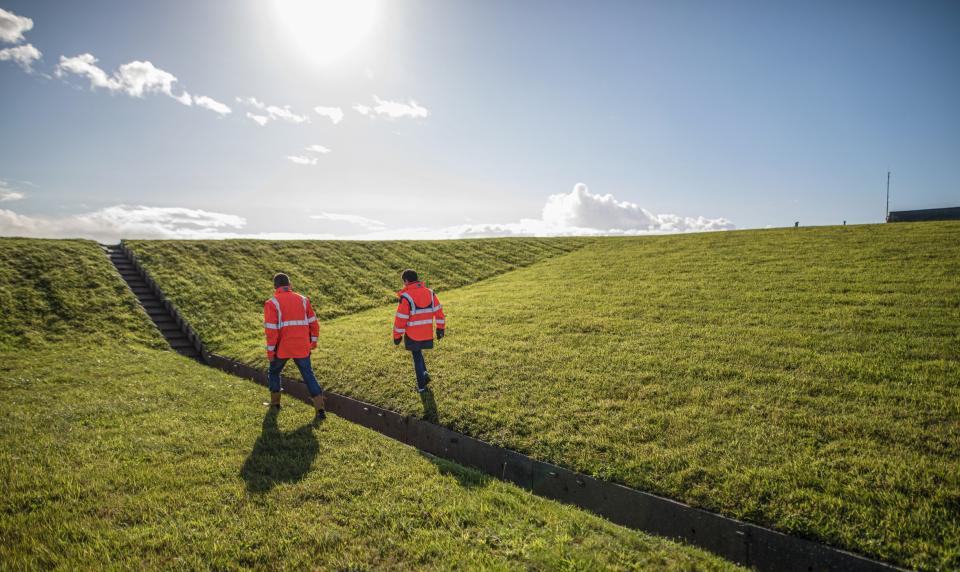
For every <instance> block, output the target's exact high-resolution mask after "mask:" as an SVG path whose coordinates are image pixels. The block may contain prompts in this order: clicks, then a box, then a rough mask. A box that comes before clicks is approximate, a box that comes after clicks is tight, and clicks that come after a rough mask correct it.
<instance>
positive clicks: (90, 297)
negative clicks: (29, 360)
mask: <svg viewBox="0 0 960 572" xmlns="http://www.w3.org/2000/svg"><path fill="white" fill-rule="evenodd" d="M0 308H3V311H2V312H0V350H17V349H23V348H29V347H31V346H36V345H38V344H44V343H50V342H63V341H67V340H69V339H71V338H72V337H75V336H84V337H86V338H88V339H97V340H104V341H106V340H111V341H116V342H120V343H147V344H152V345H153V346H154V347H158V348H159V347H164V346H165V344H164V342H163V339H162V338H161V337H160V334H159V332H157V331H156V330H155V329H154V328H153V326H152V324H151V322H150V318H148V317H147V315H146V314H145V313H144V312H143V311H142V310H141V309H140V307H139V305H138V304H137V302H136V300H135V299H134V298H133V297H132V296H130V295H129V290H128V288H127V285H126V284H124V282H123V280H121V278H120V276H119V275H117V272H116V270H114V268H113V265H111V264H110V261H109V260H107V258H106V256H105V255H104V253H103V251H102V250H101V249H100V247H98V246H97V245H96V244H95V243H93V242H90V241H84V240H36V239H23V238H0Z"/></svg>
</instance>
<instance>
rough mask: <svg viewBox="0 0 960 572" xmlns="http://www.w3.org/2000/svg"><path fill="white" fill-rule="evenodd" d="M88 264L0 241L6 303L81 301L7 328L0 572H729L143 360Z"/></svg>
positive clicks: (197, 372) (207, 377)
mask: <svg viewBox="0 0 960 572" xmlns="http://www.w3.org/2000/svg"><path fill="white" fill-rule="evenodd" d="M21 251H22V252H24V253H29V254H30V256H22V257H18V256H16V253H17V252H21ZM44 251H45V252H44ZM65 254H71V255H73V258H72V260H73V261H74V263H73V265H72V266H71V268H70V269H69V270H67V271H64V272H62V273H61V272H56V271H55V270H53V269H52V268H51V267H50V264H51V263H53V264H54V268H55V267H56V266H59V265H62V260H63V258H64V257H63V255H65ZM97 256H101V257H102V256H103V255H102V254H101V253H100V252H99V251H98V247H97V246H96V245H95V244H93V243H86V242H30V241H10V240H0V269H2V272H3V274H0V276H3V277H4V278H2V280H3V282H2V285H3V288H4V289H5V292H8V293H13V295H15V296H16V297H22V298H30V297H31V296H40V295H41V294H45V293H47V292H50V291H52V292H57V293H58V295H60V296H61V297H62V298H63V299H64V300H76V299H79V298H81V297H82V293H83V291H88V293H89V299H88V300H87V301H85V302H83V303H80V302H76V303H73V302H71V303H70V304H68V305H67V306H69V307H71V308H79V307H81V306H85V305H86V306H89V311H88V312H86V313H82V312H77V313H68V312H64V313H61V314H58V315H57V316H59V317H55V318H52V319H53V320H56V321H57V322H58V323H57V324H55V325H54V326H52V327H48V326H49V324H48V322H47V321H46V320H38V319H34V318H32V317H26V322H25V323H27V324H30V325H31V326H30V328H29V329H26V330H25V329H24V327H23V324H22V323H21V324H18V325H17V328H19V329H16V330H15V329H13V328H12V327H11V326H10V325H9V323H4V326H3V327H4V331H3V333H4V335H5V336H6V337H5V338H4V339H6V340H10V341H12V343H11V344H10V345H9V346H5V347H4V348H3V349H2V350H0V396H2V398H3V403H4V405H5V413H4V415H3V416H2V417H0V483H2V485H0V487H2V489H0V493H2V494H0V569H11V570H15V569H40V568H57V569H66V570H81V569H83V570H86V569H131V568H138V569H170V568H176V569H240V568H257V569H265V570H274V569H295V570H302V569H338V570H365V569H377V570H380V569H403V570H409V569H436V570H441V569H442V570H447V569H517V568H527V569H542V570H554V569H569V570H574V569H577V570H582V569H607V568H609V569H624V570H635V569H650V570H659V569H676V570H691V569H705V570H707V569H717V570H719V569H732V568H733V567H732V566H731V565H730V564H728V563H726V562H724V561H723V560H721V559H719V558H716V557H713V556H710V555H708V554H705V553H703V552H702V551H699V550H695V549H693V548H690V547H686V546H682V545H679V544H676V543H673V542H670V541H667V540H664V539H658V538H653V537H650V536H647V535H644V534H641V533H638V532H635V531H630V530H627V529H624V528H622V527H618V526H614V525H612V524H610V523H608V522H606V521H604V520H602V519H599V518H596V517H593V516H591V515H589V514H587V513H584V512H582V511H578V510H575V509H573V508H571V507H567V506H564V505H561V504H559V503H555V502H551V501H547V500H544V499H539V498H536V497H534V496H532V495H530V494H529V493H527V492H525V491H522V490H520V489H518V488H516V487H514V486H511V485H507V484H504V483H500V482H497V481H492V480H490V479H488V478H486V477H484V476H483V475H480V474H478V473H476V472H473V471H470V470H466V469H463V468H462V467H459V466H457V465H454V464H450V463H446V462H443V461H439V460H436V459H433V458H430V457H426V456H423V455H420V454H418V453H417V452H416V451H415V450H414V449H411V448H409V447H406V446H403V445H401V444H399V443H396V442H394V441H391V440H389V439H387V438H385V437H383V436H380V435H378V434H376V433H373V432H371V431H369V430H366V429H363V428H361V427H359V426H356V425H353V424H350V423H348V422H345V421H342V420H340V419H339V418H337V417H335V416H330V418H328V419H327V420H326V421H325V422H323V423H321V424H318V425H314V424H313V423H311V421H312V419H313V412H312V410H311V408H309V407H307V406H305V405H303V404H300V403H296V402H293V401H289V400H288V401H287V402H286V406H285V407H284V408H283V409H282V410H281V411H280V412H279V413H278V414H277V413H271V412H270V411H269V410H268V409H267V408H265V407H263V405H262V402H263V401H264V400H265V399H266V396H267V395H266V391H265V390H264V389H263V388H260V387H257V386H254V385H253V384H251V383H249V382H247V381H244V380H241V379H238V378H235V377H231V376H229V375H226V374H223V373H220V372H218V371H215V370H213V369H211V368H207V367H205V366H202V365H200V364H197V363H196V362H193V361H190V360H187V359H185V358H183V357H181V356H179V355H177V354H175V353H173V352H171V351H166V350H159V349H156V347H154V346H156V345H157V344H155V341H156V340H157V339H159V338H158V337H157V336H156V334H155V333H151V331H150V330H149V328H150V327H151V326H150V324H149V322H147V321H146V316H144V315H143V314H142V312H139V311H138V310H136V309H135V308H134V307H132V306H131V305H130V304H129V303H128V302H130V301H132V297H131V295H130V294H129V292H125V291H123V290H122V289H115V288H114V285H115V283H117V282H120V278H119V276H117V275H116V274H115V273H113V274H111V273H110V272H109V268H106V269H105V268H104V267H103V266H102V265H101V264H100V262H99V259H98V258H97ZM104 260H105V259H104ZM11 261H12V262H11ZM11 268H13V270H15V272H13V273H10V272H9V270H10V269H11ZM7 276H16V277H17V279H16V280H15V281H13V282H8V279H7V278H6V277H7ZM36 276H43V278H42V279H39V280H34V279H33V278H32V277H36ZM93 285H96V287H94V286H93ZM24 304H25V305H24V306H23V307H31V306H30V305H29V304H27V303H26V302H24ZM77 304H80V305H79V306H78V305H77ZM4 310H6V308H4ZM94 310H96V311H94ZM124 325H125V326H124ZM141 328H143V333H141V331H140V330H141ZM106 334H109V335H106ZM138 336H139V337H138ZM26 340H29V341H30V343H26ZM161 341H162V340H161ZM18 342H20V343H18Z"/></svg>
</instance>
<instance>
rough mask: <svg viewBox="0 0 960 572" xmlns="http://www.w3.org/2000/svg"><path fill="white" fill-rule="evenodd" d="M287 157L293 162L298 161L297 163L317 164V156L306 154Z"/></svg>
mask: <svg viewBox="0 0 960 572" xmlns="http://www.w3.org/2000/svg"><path fill="white" fill-rule="evenodd" d="M287 159H289V160H290V161H291V162H293V163H296V164H297V165H316V164H317V158H316V157H307V156H304V155H287Z"/></svg>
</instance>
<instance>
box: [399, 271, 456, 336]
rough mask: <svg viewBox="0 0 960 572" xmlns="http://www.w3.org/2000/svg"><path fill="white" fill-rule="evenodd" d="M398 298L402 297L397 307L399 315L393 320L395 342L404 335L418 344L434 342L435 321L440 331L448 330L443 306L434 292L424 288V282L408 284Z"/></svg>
mask: <svg viewBox="0 0 960 572" xmlns="http://www.w3.org/2000/svg"><path fill="white" fill-rule="evenodd" d="M397 296H399V297H400V304H398V305H397V315H396V316H394V318H393V338H394V339H395V340H399V339H400V337H401V336H403V335H404V334H406V335H407V337H408V338H410V339H411V340H415V341H418V342H423V341H427V340H433V323H434V320H436V323H437V329H438V330H442V329H444V328H446V317H445V316H444V315H443V306H442V305H440V300H438V299H437V295H436V294H434V293H433V290H431V289H429V288H427V287H426V286H424V285H423V282H412V283H410V284H407V285H406V286H405V287H404V288H403V290H401V291H399V292H397Z"/></svg>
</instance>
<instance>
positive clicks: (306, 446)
mask: <svg viewBox="0 0 960 572" xmlns="http://www.w3.org/2000/svg"><path fill="white" fill-rule="evenodd" d="M278 414H279V410H278V409H277V408H276V407H271V408H269V409H268V410H267V414H266V415H264V416H263V430H262V431H261V433H260V436H259V437H258V438H257V442H256V443H254V445H253V450H252V451H250V455H249V456H248V457H247V460H246V461H244V463H243V468H242V469H240V474H241V475H242V476H243V480H244V481H246V483H247V490H248V491H249V492H252V493H264V492H267V491H269V490H270V489H272V488H273V487H274V486H275V485H276V484H277V483H295V482H297V481H299V480H301V479H303V477H304V476H306V474H307V473H308V472H310V466H311V465H313V460H314V459H315V458H316V456H317V452H318V451H319V449H320V446H319V445H318V444H317V438H316V436H314V434H313V431H314V429H315V424H313V423H308V424H307V425H304V426H303V427H300V428H299V429H296V430H295V431H291V432H288V433H284V432H283V431H281V430H280V428H279V427H278V426H277V415H278Z"/></svg>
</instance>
